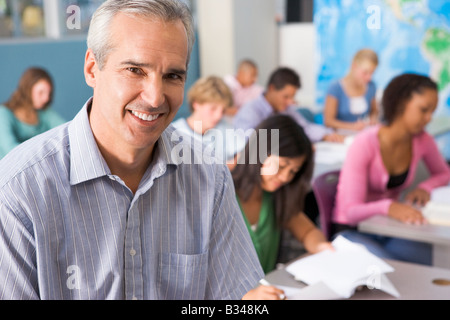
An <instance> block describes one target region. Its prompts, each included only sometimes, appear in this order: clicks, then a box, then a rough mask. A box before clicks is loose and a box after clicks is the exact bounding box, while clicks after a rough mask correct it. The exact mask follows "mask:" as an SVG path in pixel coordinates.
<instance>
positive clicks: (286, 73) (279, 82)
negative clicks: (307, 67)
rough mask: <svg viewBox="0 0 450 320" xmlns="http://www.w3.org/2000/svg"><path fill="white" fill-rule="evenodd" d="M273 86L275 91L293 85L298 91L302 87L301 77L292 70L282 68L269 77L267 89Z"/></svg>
mask: <svg viewBox="0 0 450 320" xmlns="http://www.w3.org/2000/svg"><path fill="white" fill-rule="evenodd" d="M270 85H273V86H274V87H275V89H277V90H280V89H283V88H284V87H285V86H287V85H292V86H294V87H296V88H298V89H300V87H301V81H300V76H299V75H298V73H297V72H295V71H294V70H292V69H290V68H286V67H281V68H278V69H276V70H275V71H274V72H272V74H271V75H270V77H269V82H268V83H267V87H269V86H270Z"/></svg>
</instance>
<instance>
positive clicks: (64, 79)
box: [0, 37, 199, 120]
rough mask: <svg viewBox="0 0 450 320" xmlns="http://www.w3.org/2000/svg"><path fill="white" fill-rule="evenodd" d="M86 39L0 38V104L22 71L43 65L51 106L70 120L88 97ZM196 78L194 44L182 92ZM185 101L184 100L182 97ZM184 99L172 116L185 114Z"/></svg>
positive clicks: (196, 50)
mask: <svg viewBox="0 0 450 320" xmlns="http://www.w3.org/2000/svg"><path fill="white" fill-rule="evenodd" d="M85 53H86V40H85V38H84V37H80V38H75V39H74V38H72V39H70V40H50V39H45V40H44V39H41V40H20V41H19V40H17V41H5V40H3V41H0V58H1V59H0V70H1V72H0V103H3V102H5V101H6V100H8V99H9V97H10V95H11V93H12V92H13V91H14V90H15V88H16V87H17V84H18V82H19V79H20V77H21V76H22V74H23V72H24V71H25V70H26V69H27V68H29V67H31V66H38V67H42V68H45V69H46V70H47V71H49V73H50V74H51V75H52V78H53V81H54V84H55V93H54V100H53V105H52V107H53V108H54V109H55V110H56V111H57V112H58V113H59V114H60V115H61V116H63V117H64V119H66V120H71V119H72V118H73V117H74V116H75V115H76V114H77V113H78V111H79V110H80V109H81V107H82V106H83V105H84V103H85V102H86V100H87V99H89V97H91V96H92V88H90V87H89V86H88V85H87V84H86V82H85V80H84V74H83V67H84V57H85ZM198 77H199V59H198V46H197V44H195V46H194V48H193V52H192V56H191V62H190V65H189V70H188V78H187V82H186V91H187V90H188V89H189V88H190V86H191V85H192V83H193V82H194V81H195V80H196V79H198ZM185 100H186V99H185ZM189 113H190V112H189V109H188V107H187V103H186V101H185V102H184V103H183V105H182V106H181V108H180V110H179V112H178V114H177V116H176V118H178V117H185V116H187V115H189Z"/></svg>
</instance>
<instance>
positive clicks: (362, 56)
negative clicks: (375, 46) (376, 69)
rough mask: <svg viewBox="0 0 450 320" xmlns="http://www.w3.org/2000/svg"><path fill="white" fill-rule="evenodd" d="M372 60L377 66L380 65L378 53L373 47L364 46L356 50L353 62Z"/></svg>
mask: <svg viewBox="0 0 450 320" xmlns="http://www.w3.org/2000/svg"><path fill="white" fill-rule="evenodd" d="M366 60H367V61H370V62H372V63H373V64H374V65H375V66H377V65H378V55H377V54H376V52H375V51H373V50H372V49H368V48H364V49H361V50H359V51H358V52H356V54H355V55H354V57H353V62H361V61H366Z"/></svg>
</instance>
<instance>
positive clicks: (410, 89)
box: [381, 73, 438, 125]
mask: <svg viewBox="0 0 450 320" xmlns="http://www.w3.org/2000/svg"><path fill="white" fill-rule="evenodd" d="M424 89H432V90H436V91H437V90H438V86H437V84H436V82H434V81H433V80H432V79H430V78H429V77H428V76H425V75H420V74H414V73H404V74H401V75H399V76H396V77H394V78H393V79H392V80H391V81H390V82H389V84H388V85H387V87H386V89H385V90H384V93H383V98H382V100H381V104H382V107H383V115H384V120H385V122H386V124H387V125H390V124H391V123H392V122H393V121H394V120H395V119H396V118H397V117H398V116H399V115H401V114H403V112H404V110H405V106H406V103H407V102H408V101H409V100H410V99H411V97H412V95H413V93H420V94H421V93H423V90H424Z"/></svg>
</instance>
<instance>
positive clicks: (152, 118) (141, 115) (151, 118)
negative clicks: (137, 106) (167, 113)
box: [130, 111, 160, 122]
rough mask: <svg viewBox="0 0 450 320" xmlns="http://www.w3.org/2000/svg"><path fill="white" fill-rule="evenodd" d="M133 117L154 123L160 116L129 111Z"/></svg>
mask: <svg viewBox="0 0 450 320" xmlns="http://www.w3.org/2000/svg"><path fill="white" fill-rule="evenodd" d="M130 112H131V113H132V114H133V115H134V116H135V117H138V118H139V119H141V120H144V121H149V122H150V121H155V120H156V119H158V118H159V116H160V114H145V113H141V112H137V111H130Z"/></svg>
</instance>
